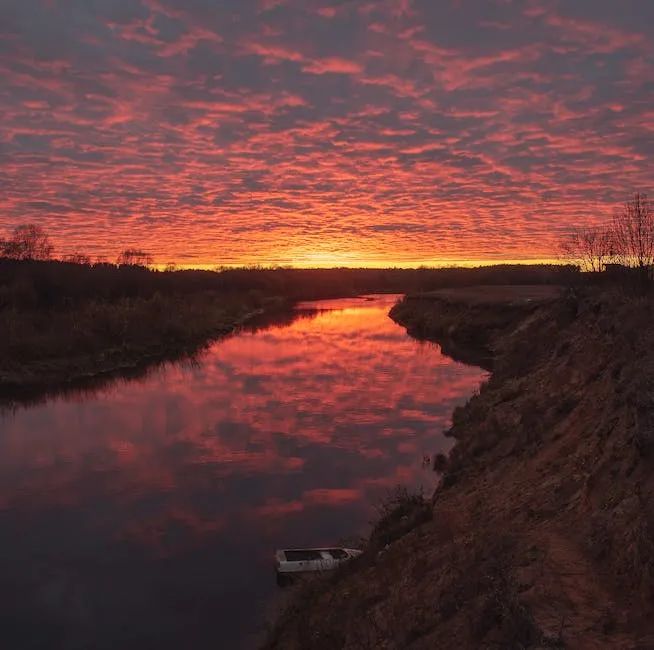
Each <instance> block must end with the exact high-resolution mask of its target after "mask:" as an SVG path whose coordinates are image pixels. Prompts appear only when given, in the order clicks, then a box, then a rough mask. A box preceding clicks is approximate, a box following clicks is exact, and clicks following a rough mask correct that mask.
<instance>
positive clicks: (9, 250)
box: [0, 223, 54, 260]
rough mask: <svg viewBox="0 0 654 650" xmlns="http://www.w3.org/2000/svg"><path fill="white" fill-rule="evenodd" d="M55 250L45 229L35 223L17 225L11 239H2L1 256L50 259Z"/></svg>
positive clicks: (0, 243) (0, 241)
mask: <svg viewBox="0 0 654 650" xmlns="http://www.w3.org/2000/svg"><path fill="white" fill-rule="evenodd" d="M53 250H54V247H53V245H52V244H51V243H50V238H49V237H48V235H47V234H46V232H45V230H43V228H41V226H37V225H36V224H33V223H28V224H26V225H23V226H16V228H15V229H14V232H13V234H12V236H11V237H10V238H9V239H7V240H0V256H2V257H9V258H11V259H15V260H49V259H50V258H51V257H52V251H53Z"/></svg>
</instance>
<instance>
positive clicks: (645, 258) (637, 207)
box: [612, 194, 654, 286]
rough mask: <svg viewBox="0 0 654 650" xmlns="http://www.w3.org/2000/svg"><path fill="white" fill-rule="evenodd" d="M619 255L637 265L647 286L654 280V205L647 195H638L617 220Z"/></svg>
mask: <svg viewBox="0 0 654 650" xmlns="http://www.w3.org/2000/svg"><path fill="white" fill-rule="evenodd" d="M612 230H613V236H614V238H615V249H616V258H617V260H618V261H619V262H620V263H621V264H624V265H625V266H631V267H635V268H636V269H637V270H638V275H639V278H640V281H641V282H642V283H643V286H647V285H649V284H650V283H651V281H652V267H653V265H654V206H652V203H651V202H650V201H649V199H648V198H647V195H645V194H636V195H635V196H634V198H633V199H631V200H630V201H628V202H627V203H626V204H625V205H624V207H623V208H622V210H621V211H620V212H618V213H617V214H616V215H615V217H614V219H613V227H612Z"/></svg>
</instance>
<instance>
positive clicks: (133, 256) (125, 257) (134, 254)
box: [116, 248, 152, 267]
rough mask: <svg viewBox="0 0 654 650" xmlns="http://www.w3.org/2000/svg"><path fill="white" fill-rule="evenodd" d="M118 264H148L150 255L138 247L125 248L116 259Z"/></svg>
mask: <svg viewBox="0 0 654 650" xmlns="http://www.w3.org/2000/svg"><path fill="white" fill-rule="evenodd" d="M116 264H118V266H145V267H147V266H150V265H151V264H152V255H150V254H149V253H146V252H145V251H142V250H140V249H138V248H126V249H125V250H124V251H123V252H122V253H121V254H120V255H119V256H118V259H117V260H116Z"/></svg>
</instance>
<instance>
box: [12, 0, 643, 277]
mask: <svg viewBox="0 0 654 650" xmlns="http://www.w3.org/2000/svg"><path fill="white" fill-rule="evenodd" d="M652 25H654V2H651V1H650V0H621V1H620V2H617V1H616V0H574V1H572V2H570V1H563V0H521V1H519V0H513V1H512V0H376V1H374V2H373V1H365V0H351V1H348V0H341V1H337V0H183V1H182V0H0V74H1V75H2V84H0V112H1V114H2V122H1V126H0V188H1V190H2V197H3V201H2V211H0V231H5V230H7V229H9V228H11V227H13V226H14V225H16V224H17V223H26V222H35V223H39V224H41V225H43V226H44V227H46V228H47V229H48V230H49V231H51V232H52V234H53V239H54V241H55V243H56V245H57V249H58V251H59V252H64V253H65V252H67V251H71V250H73V249H75V250H86V251H88V252H90V253H92V254H95V255H107V256H109V257H113V256H115V253H116V252H117V250H119V249H120V248H121V247H125V246H129V245H133V244H139V245H143V246H145V247H147V248H148V250H150V251H151V252H152V253H153V255H154V257H155V259H156V260H158V261H161V262H165V261H168V260H169V259H174V260H176V261H178V262H181V263H186V264H214V263H250V262H255V261H256V262H263V263H296V264H322V263H330V262H335V263H345V264H419V263H424V262H430V261H434V260H438V259H444V258H447V259H468V260H470V259H472V260H478V259H515V258H521V257H531V258H533V257H547V256H549V255H551V253H552V250H553V247H554V242H555V240H556V238H557V236H558V235H559V234H560V232H561V230H562V229H565V228H567V227H569V225H570V224H572V223H590V222H593V221H595V220H599V219H602V218H605V217H606V216H607V215H609V214H610V213H611V212H612V210H613V209H614V207H615V205H616V204H617V203H620V202H622V201H623V200H624V199H626V198H627V197H628V195H629V194H630V193H631V192H632V191H635V190H637V189H639V190H645V191H647V189H651V188H652V180H653V178H652V164H651V158H652V153H653V150H654V39H652V37H651V31H649V30H651V28H652Z"/></svg>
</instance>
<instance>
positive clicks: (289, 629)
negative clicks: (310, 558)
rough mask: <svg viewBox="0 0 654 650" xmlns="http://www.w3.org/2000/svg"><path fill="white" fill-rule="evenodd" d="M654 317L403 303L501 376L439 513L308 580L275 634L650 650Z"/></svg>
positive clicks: (608, 301)
mask: <svg viewBox="0 0 654 650" xmlns="http://www.w3.org/2000/svg"><path fill="white" fill-rule="evenodd" d="M464 303H465V301H464ZM507 315H510V318H507ZM653 316H654V305H653V304H652V302H651V301H647V300H640V299H638V300H637V299H627V298H624V297H621V296H619V295H607V294H605V295H601V296H600V295H585V296H577V295H572V294H569V293H564V295H562V296H561V297H559V298H556V299H555V298H554V297H553V296H546V297H541V299H538V300H536V301H532V300H527V301H524V300H522V301H518V302H517V303H515V301H513V306H510V305H507V303H506V301H501V300H500V301H493V300H483V301H481V302H477V303H475V304H474V305H473V306H472V308H471V307H470V304H468V305H467V306H466V305H465V304H464V308H462V302H461V299H460V296H459V298H456V297H454V298H453V297H452V296H451V295H450V296H447V295H443V294H442V295H439V296H431V297H430V298H428V299H425V298H424V297H423V298H422V299H413V300H406V301H405V302H404V303H402V304H401V305H400V306H399V307H397V308H396V309H395V310H394V313H393V317H394V318H396V319H397V320H398V321H400V322H403V323H404V324H406V325H408V326H409V327H410V328H411V331H412V332H415V333H420V335H421V336H432V337H435V338H437V339H438V338H442V337H443V336H444V334H447V336H448V338H449V339H450V340H451V341H454V342H455V344H457V345H461V344H463V346H464V347H465V343H466V342H468V343H469V342H470V339H471V338H472V340H473V342H475V344H477V345H478V346H479V347H480V348H481V349H483V350H485V351H487V352H489V351H490V352H491V353H492V354H493V358H494V364H493V367H494V371H493V374H492V376H491V378H490V380H489V381H488V382H487V383H486V384H485V385H484V386H483V387H482V389H481V391H480V392H479V394H478V395H476V396H474V397H473V398H472V399H471V400H470V401H469V403H468V404H467V405H466V406H465V407H463V408H460V409H457V410H456V411H455V413H454V414H453V426H452V430H451V434H452V435H453V436H454V437H456V439H457V445H456V447H455V449H454V451H453V453H452V455H451V458H450V460H449V463H448V465H447V468H446V470H445V474H444V477H443V481H442V485H441V487H440V488H439V490H438V491H437V492H436V494H435V495H434V498H433V502H432V503H429V504H428V505H427V506H426V507H427V509H428V512H427V513H425V506H420V505H419V504H418V505H416V510H415V511H412V510H411V506H410V504H409V506H407V507H408V509H407V507H405V508H404V510H403V511H402V512H399V513H398V517H397V518H396V521H395V529H394V534H393V535H391V536H390V537H388V536H387V537H384V536H383V535H382V536H381V537H380V536H379V535H377V537H375V535H373V538H372V539H371V542H370V543H369V545H368V549H367V551H366V553H364V556H362V558H361V559H360V560H358V561H357V562H356V563H353V564H352V565H351V566H348V567H346V568H345V569H344V570H342V571H340V572H339V573H337V574H335V575H333V576H329V577H326V578H322V579H319V580H317V581H312V582H311V583H309V584H307V585H305V586H304V587H301V588H300V589H299V593H298V595H297V597H296V599H295V601H294V604H293V606H291V607H290V608H289V609H288V611H287V612H286V613H285V615H284V616H282V618H281V619H280V621H279V623H278V626H277V628H276V629H275V630H274V632H273V634H272V635H271V639H270V641H269V645H268V646H267V647H269V648H284V649H291V648H352V649H354V648H387V649H395V648H397V649H400V648H402V649H403V648H521V647H534V648H535V647H569V648H650V647H654V621H653V620H652V617H651V616H650V614H651V613H652V596H653V593H654V542H653V540H654V494H653V491H654V473H653V471H652V470H653V469H654V392H653V389H654V346H653V344H654V332H653V330H652V327H651V323H652V317H653ZM473 317H474V319H475V320H472V318H473ZM475 327H476V328H477V330H476V331H477V334H476V335H474V336H473V333H474V331H475V330H474V328H475ZM461 332H465V336H461ZM466 339H468V340H467V341H466ZM391 519H392V517H391ZM380 540H381V541H380ZM388 542H390V543H388Z"/></svg>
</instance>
